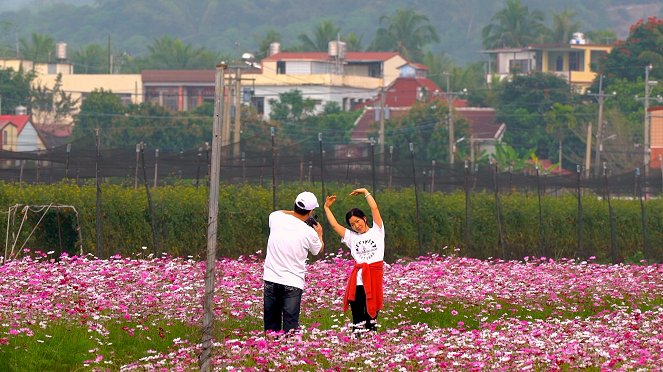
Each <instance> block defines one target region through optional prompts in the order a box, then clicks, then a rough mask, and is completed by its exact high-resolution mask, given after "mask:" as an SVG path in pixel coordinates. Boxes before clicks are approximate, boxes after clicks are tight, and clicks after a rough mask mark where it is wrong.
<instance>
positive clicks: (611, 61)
mask: <svg viewBox="0 0 663 372" xmlns="http://www.w3.org/2000/svg"><path fill="white" fill-rule="evenodd" d="M648 65H652V67H653V68H652V70H651V71H650V73H649V77H650V78H651V79H652V80H657V79H658V80H661V79H663V19H658V18H656V17H651V18H649V19H647V21H640V22H638V23H636V24H634V25H633V26H631V30H630V32H629V36H628V37H627V38H626V40H625V41H624V42H618V43H617V44H616V45H615V47H614V48H613V49H612V51H611V52H610V53H609V54H608V56H607V58H606V59H605V60H604V63H603V65H602V66H601V67H602V71H604V73H605V75H606V77H607V78H608V79H610V78H616V79H618V78H625V79H628V80H629V81H636V80H638V79H643V78H644V75H645V66H648Z"/></svg>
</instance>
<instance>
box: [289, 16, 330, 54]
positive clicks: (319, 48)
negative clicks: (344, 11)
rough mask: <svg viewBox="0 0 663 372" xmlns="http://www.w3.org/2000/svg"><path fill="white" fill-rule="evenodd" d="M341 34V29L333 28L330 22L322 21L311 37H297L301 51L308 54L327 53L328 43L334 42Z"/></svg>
mask: <svg viewBox="0 0 663 372" xmlns="http://www.w3.org/2000/svg"><path fill="white" fill-rule="evenodd" d="M340 33H341V28H340V27H336V26H334V22H333V21H331V20H324V21H322V23H320V24H319V25H318V26H317V27H316V28H315V30H313V36H312V37H311V36H309V35H306V34H299V36H298V37H297V38H298V39H299V41H300V42H301V49H302V50H306V51H310V52H325V51H327V48H328V45H329V42H330V41H332V40H336V39H337V38H338V37H339V35H340Z"/></svg>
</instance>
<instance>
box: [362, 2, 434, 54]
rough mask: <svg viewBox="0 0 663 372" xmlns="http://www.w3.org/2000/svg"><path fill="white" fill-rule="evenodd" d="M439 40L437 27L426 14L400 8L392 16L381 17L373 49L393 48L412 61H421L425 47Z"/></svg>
mask: <svg viewBox="0 0 663 372" xmlns="http://www.w3.org/2000/svg"><path fill="white" fill-rule="evenodd" d="M437 42H439V36H438V34H437V31H436V30H435V27H433V25H431V23H430V20H429V19H428V17H426V16H425V15H422V14H419V13H417V12H415V11H414V10H412V9H399V10H397V11H396V12H395V13H394V14H393V15H391V16H382V17H380V28H378V30H377V32H376V34H375V39H374V40H373V44H372V45H371V47H370V49H371V50H381V51H384V50H392V51H396V52H399V53H400V54H401V55H402V56H403V57H405V58H406V59H409V60H411V61H416V62H421V61H422V60H423V58H424V48H425V47H426V46H428V45H429V44H431V43H437Z"/></svg>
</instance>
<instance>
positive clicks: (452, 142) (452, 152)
mask: <svg viewBox="0 0 663 372" xmlns="http://www.w3.org/2000/svg"><path fill="white" fill-rule="evenodd" d="M443 74H444V75H446V77H447V91H446V92H445V93H444V94H445V96H446V98H447V104H448V107H449V164H451V165H453V164H454V162H455V156H456V139H455V136H454V117H453V101H454V99H456V97H458V96H460V95H464V94H467V89H463V90H462V91H460V92H451V91H450V88H449V77H450V76H451V73H449V72H444V73H443Z"/></svg>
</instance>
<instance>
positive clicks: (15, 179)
mask: <svg viewBox="0 0 663 372" xmlns="http://www.w3.org/2000/svg"><path fill="white" fill-rule="evenodd" d="M310 148H311V147H310V146H309V150H308V151H300V152H297V150H298V149H297V148H294V147H293V148H277V147H276V146H273V147H272V148H271V149H266V150H248V151H242V152H240V151H238V149H239V147H238V146H237V145H236V144H230V145H227V146H224V147H223V150H222V160H221V183H227V184H239V183H250V184H257V185H263V186H268V185H272V184H281V183H288V182H300V183H301V182H310V183H318V182H321V183H323V186H324V183H325V182H328V183H339V184H361V185H369V186H371V187H372V188H373V189H375V190H379V189H385V188H389V189H398V188H411V187H413V186H415V185H416V187H417V188H418V189H419V190H420V191H423V192H454V191H463V190H465V189H467V188H469V189H470V190H471V191H472V192H478V191H490V192H492V191H494V189H495V188H497V191H498V192H523V193H530V192H534V193H536V192H542V193H543V194H544V195H560V194H563V193H568V192H573V193H575V191H576V189H581V190H582V191H583V192H591V193H594V194H596V195H600V196H605V194H606V192H610V193H612V195H614V196H620V197H637V196H638V188H639V187H641V188H642V189H643V190H644V191H643V192H644V196H645V197H650V196H657V195H660V194H661V193H663V173H662V172H661V169H658V168H650V169H644V168H642V169H640V168H636V169H633V170H632V171H630V172H623V173H612V171H611V169H610V165H609V164H606V165H605V167H604V169H603V171H602V172H597V173H599V175H598V176H593V177H589V178H587V177H585V176H584V173H585V172H584V169H583V168H582V167H581V166H577V167H576V169H573V170H570V171H567V172H565V173H564V174H559V173H551V172H548V171H547V170H545V169H537V168H536V167H535V166H534V165H531V166H530V167H529V168H527V169H522V170H518V171H513V170H512V168H511V167H510V166H509V165H504V164H498V163H492V164H489V163H484V164H472V163H470V162H469V161H461V162H457V163H455V164H448V163H445V162H441V161H435V160H422V159H420V158H419V157H417V156H415V151H416V148H414V145H413V146H412V147H411V148H410V149H411V150H410V153H403V152H401V153H394V152H387V153H381V152H380V147H379V146H377V145H375V144H373V143H357V144H345V145H337V146H335V149H334V150H331V151H330V150H326V149H325V148H324V147H323V144H322V142H320V146H319V150H318V151H315V152H314V151H311V150H310ZM210 157H211V149H210V148H209V147H200V148H197V149H193V150H188V151H184V150H180V151H172V150H171V151H160V150H159V149H148V148H147V147H146V146H144V145H141V144H136V145H135V147H134V146H132V147H125V148H111V149H104V148H100V147H98V146H96V145H95V144H94V143H92V144H90V141H89V139H88V140H82V141H77V142H72V143H70V144H67V145H64V146H61V147H57V148H53V149H48V150H42V151H34V152H12V151H0V180H3V181H5V182H9V183H18V184H24V183H28V184H37V183H46V184H50V183H57V182H60V181H62V180H64V179H68V180H75V181H76V182H77V183H79V184H85V183H86V182H87V183H90V182H92V181H94V180H96V179H97V178H98V177H100V178H101V179H102V180H103V181H104V182H114V183H121V184H125V185H127V186H130V185H133V186H134V187H138V186H139V182H140V183H141V184H142V183H143V182H144V181H146V182H147V183H148V184H149V185H150V186H151V187H158V186H159V185H166V184H172V183H178V182H191V183H193V184H195V185H201V186H202V185H206V184H207V182H208V180H209V174H210V163H211V159H210ZM144 178H146V179H144ZM606 188H608V189H606Z"/></svg>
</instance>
